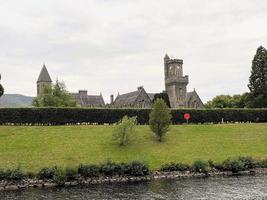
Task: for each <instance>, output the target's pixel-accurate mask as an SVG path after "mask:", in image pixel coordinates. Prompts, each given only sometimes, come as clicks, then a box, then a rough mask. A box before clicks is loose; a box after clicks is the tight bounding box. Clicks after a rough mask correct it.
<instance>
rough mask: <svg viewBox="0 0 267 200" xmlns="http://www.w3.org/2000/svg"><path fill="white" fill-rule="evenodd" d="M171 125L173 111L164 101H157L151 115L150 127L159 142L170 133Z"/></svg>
mask: <svg viewBox="0 0 267 200" xmlns="http://www.w3.org/2000/svg"><path fill="white" fill-rule="evenodd" d="M170 124H171V111H170V109H169V108H168V106H167V105H166V103H165V102H164V100H163V99H156V101H155V102H154V104H153V106H152V111H151V112H150V114H149V126H150V129H151V130H152V131H153V132H154V133H155V135H156V137H157V139H158V141H160V142H161V141H162V137H163V135H164V134H166V133H167V132H168V131H169V126H170Z"/></svg>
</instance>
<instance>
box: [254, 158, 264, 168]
mask: <svg viewBox="0 0 267 200" xmlns="http://www.w3.org/2000/svg"><path fill="white" fill-rule="evenodd" d="M255 167H260V168H267V159H265V160H259V161H257V162H256V163H255Z"/></svg>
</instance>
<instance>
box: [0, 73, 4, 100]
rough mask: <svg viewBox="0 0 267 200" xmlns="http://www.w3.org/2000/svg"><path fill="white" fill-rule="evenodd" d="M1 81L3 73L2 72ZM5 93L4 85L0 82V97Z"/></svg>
mask: <svg viewBox="0 0 267 200" xmlns="http://www.w3.org/2000/svg"><path fill="white" fill-rule="evenodd" d="M0 81H1V74H0ZM3 94H4V87H3V86H2V85H1V83H0V97H1V96H2V95H3Z"/></svg>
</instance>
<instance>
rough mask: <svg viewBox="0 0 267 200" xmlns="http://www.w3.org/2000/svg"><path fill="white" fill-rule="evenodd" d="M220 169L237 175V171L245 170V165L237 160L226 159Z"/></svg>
mask: <svg viewBox="0 0 267 200" xmlns="http://www.w3.org/2000/svg"><path fill="white" fill-rule="evenodd" d="M222 168H223V169H224V170H225V171H231V172H233V173H237V172H239V171H242V170H245V164H244V163H243V162H242V161H241V160H239V159H230V158H229V159H227V160H225V161H223V163H222Z"/></svg>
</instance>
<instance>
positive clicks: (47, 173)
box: [37, 167, 56, 179]
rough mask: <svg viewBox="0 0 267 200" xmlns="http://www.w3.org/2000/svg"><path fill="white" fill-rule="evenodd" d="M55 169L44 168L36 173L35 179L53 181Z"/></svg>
mask: <svg viewBox="0 0 267 200" xmlns="http://www.w3.org/2000/svg"><path fill="white" fill-rule="evenodd" d="M55 169H56V168H55V167H53V168H49V167H44V168H42V169H41V170H40V171H39V172H38V174H37V177H38V178H39V179H53V177H54V175H55Z"/></svg>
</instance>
